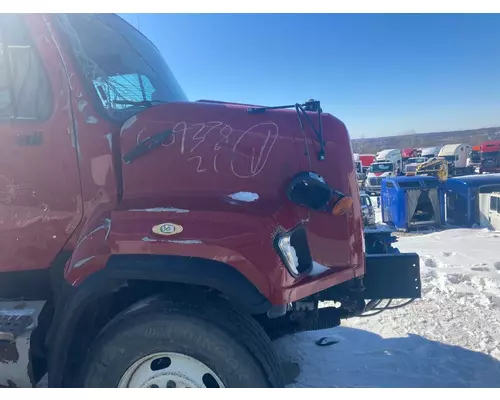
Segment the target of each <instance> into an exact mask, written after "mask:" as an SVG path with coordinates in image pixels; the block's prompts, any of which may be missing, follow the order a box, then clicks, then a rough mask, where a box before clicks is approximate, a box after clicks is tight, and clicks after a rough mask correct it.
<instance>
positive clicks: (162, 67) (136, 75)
mask: <svg viewBox="0 0 500 400" xmlns="http://www.w3.org/2000/svg"><path fill="white" fill-rule="evenodd" d="M59 22H60V26H61V29H62V30H63V33H64V36H65V37H67V38H68V39H69V40H70V44H71V47H72V50H73V53H74V54H75V57H76V58H77V60H78V61H79V63H80V66H81V68H82V69H83V73H84V75H85V77H86V78H87V79H88V80H89V83H90V84H91V85H92V87H93V88H94V89H95V91H96V93H97V96H98V98H99V100H100V102H101V103H102V106H103V108H104V109H105V110H106V112H107V113H108V114H109V115H110V116H111V117H113V118H119V119H126V118H128V117H130V116H131V115H132V114H135V113H137V112H138V111H140V110H141V109H143V107H144V105H143V104H137V103H141V102H148V101H149V102H175V101H187V98H186V95H185V94H184V92H183V91H182V89H181V87H180V86H179V84H178V82H177V80H176V79H175V77H174V76H173V74H172V72H171V71H170V69H169V67H168V65H167V64H166V63H165V61H164V60H163V57H162V56H161V54H160V52H159V51H158V49H157V48H156V47H155V46H154V45H153V44H152V43H151V42H150V41H149V40H148V39H147V38H146V37H145V36H143V35H142V34H141V33H140V32H139V31H137V30H136V29H135V28H133V27H132V26H131V25H129V24H128V23H127V22H125V21H124V20H123V19H121V18H120V17H118V16H117V15H114V14H65V15H63V16H60V17H59ZM130 103H132V104H130Z"/></svg>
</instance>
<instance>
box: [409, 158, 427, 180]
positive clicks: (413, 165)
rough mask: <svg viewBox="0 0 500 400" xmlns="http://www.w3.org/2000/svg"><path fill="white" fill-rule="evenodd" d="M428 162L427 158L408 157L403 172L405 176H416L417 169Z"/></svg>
mask: <svg viewBox="0 0 500 400" xmlns="http://www.w3.org/2000/svg"><path fill="white" fill-rule="evenodd" d="M427 160H428V158H427V157H410V158H408V160H407V163H406V165H405V166H404V172H405V175H406V176H414V175H416V174H417V167H418V166H419V165H420V164H422V163H425V162H426V161H427Z"/></svg>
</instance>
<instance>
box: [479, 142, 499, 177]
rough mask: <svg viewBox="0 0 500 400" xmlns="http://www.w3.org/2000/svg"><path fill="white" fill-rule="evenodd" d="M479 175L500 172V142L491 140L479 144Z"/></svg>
mask: <svg viewBox="0 0 500 400" xmlns="http://www.w3.org/2000/svg"><path fill="white" fill-rule="evenodd" d="M480 157H481V159H480V169H479V170H480V173H483V172H486V173H499V172H500V140H491V141H488V142H484V143H482V144H481V156H480Z"/></svg>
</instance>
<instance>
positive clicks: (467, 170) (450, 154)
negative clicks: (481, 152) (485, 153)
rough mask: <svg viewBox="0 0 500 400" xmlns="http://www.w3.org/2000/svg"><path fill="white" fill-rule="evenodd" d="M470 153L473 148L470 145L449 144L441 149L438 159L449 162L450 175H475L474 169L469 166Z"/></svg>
mask: <svg viewBox="0 0 500 400" xmlns="http://www.w3.org/2000/svg"><path fill="white" fill-rule="evenodd" d="M470 152H471V146H470V145H468V144H464V143H458V144H447V145H445V146H443V147H442V148H441V150H440V151H439V155H438V157H440V158H444V159H445V160H446V161H447V163H448V173H449V175H451V176H461V175H468V174H471V173H474V168H473V167H471V166H468V165H467V159H468V158H469V155H470Z"/></svg>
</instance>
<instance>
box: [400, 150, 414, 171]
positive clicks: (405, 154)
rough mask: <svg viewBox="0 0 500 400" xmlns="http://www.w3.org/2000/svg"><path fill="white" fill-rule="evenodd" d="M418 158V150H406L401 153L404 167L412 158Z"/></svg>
mask: <svg viewBox="0 0 500 400" xmlns="http://www.w3.org/2000/svg"><path fill="white" fill-rule="evenodd" d="M413 157H417V149H414V148H406V149H403V150H402V151H401V158H402V165H403V167H404V166H405V165H406V164H407V163H408V162H409V161H408V160H409V159H410V158H413Z"/></svg>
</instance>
